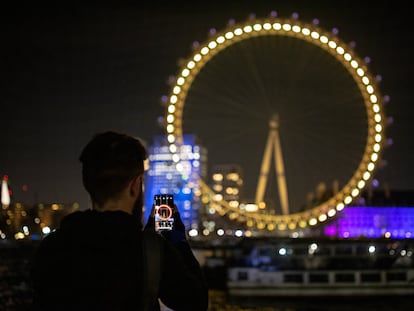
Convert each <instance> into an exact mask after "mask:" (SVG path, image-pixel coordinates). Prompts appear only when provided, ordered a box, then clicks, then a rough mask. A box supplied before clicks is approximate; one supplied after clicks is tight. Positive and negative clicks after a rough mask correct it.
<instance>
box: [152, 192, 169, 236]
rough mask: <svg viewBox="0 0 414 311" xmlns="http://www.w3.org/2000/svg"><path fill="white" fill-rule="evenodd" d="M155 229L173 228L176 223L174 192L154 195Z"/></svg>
mask: <svg viewBox="0 0 414 311" xmlns="http://www.w3.org/2000/svg"><path fill="white" fill-rule="evenodd" d="M154 206H155V207H154V208H155V213H154V220H155V221H154V222H155V231H157V232H159V231H162V230H172V229H173V225H174V196H173V195H172V194H156V195H154Z"/></svg>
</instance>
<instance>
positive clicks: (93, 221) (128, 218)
mask: <svg viewBox="0 0 414 311" xmlns="http://www.w3.org/2000/svg"><path fill="white" fill-rule="evenodd" d="M146 158H147V153H146V149H145V147H144V146H143V145H142V144H141V142H140V141H139V140H137V139H135V138H133V137H131V136H128V135H125V134H122V133H117V132H113V131H107V132H103V133H99V134H97V135H95V136H94V137H93V138H92V140H91V141H90V142H89V143H88V144H87V145H86V147H85V148H84V149H83V151H82V153H81V155H80V162H81V163H82V179H83V185H84V187H85V189H86V191H87V192H88V193H89V195H90V199H91V202H92V209H91V210H87V211H79V212H75V213H72V214H70V215H68V216H66V217H65V218H64V219H63V220H62V222H61V224H60V227H59V228H58V229H57V230H55V231H53V232H52V233H50V234H49V235H48V236H46V237H45V238H44V239H43V240H42V242H41V244H40V246H39V248H38V250H37V254H36V257H35V260H34V262H33V269H32V281H33V283H32V285H33V290H34V296H33V307H34V310H90V311H101V310H136V311H138V310H160V303H159V301H160V302H161V304H162V305H165V306H167V307H168V308H171V309H173V310H176V311H181V310H191V311H198V310H200V311H205V310H207V308H208V289H207V286H206V282H205V279H204V276H203V274H202V270H201V268H200V265H199V263H198V261H197V260H196V258H195V257H194V255H193V253H192V250H191V248H190V246H189V244H188V242H187V240H186V236H185V230H184V226H183V224H182V221H181V219H180V215H179V213H178V211H177V209H176V211H175V215H174V217H175V224H174V228H173V230H172V232H170V233H169V234H168V235H163V236H162V235H160V234H158V233H155V231H154V229H153V220H152V219H149V221H148V223H147V226H146V230H143V225H142V202H143V193H142V184H143V176H144V160H145V159H146ZM175 208H176V207H175Z"/></svg>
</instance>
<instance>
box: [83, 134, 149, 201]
mask: <svg viewBox="0 0 414 311" xmlns="http://www.w3.org/2000/svg"><path fill="white" fill-rule="evenodd" d="M146 158H147V151H146V148H145V147H144V146H143V144H142V143H141V142H140V141H139V140H138V139H136V138H133V137H131V136H128V135H126V134H122V133H117V132H114V131H107V132H103V133H99V134H96V135H94V136H93V138H92V139H91V141H90V142H89V143H88V144H87V145H86V146H85V148H84V149H83V150H82V153H81V155H80V157H79V160H80V162H81V163H82V180H83V185H84V187H85V189H86V191H87V192H88V193H89V195H90V197H91V200H92V203H93V205H94V206H96V205H97V206H103V205H104V204H105V203H106V202H107V201H108V200H116V199H117V198H118V197H119V196H120V194H121V192H122V191H123V190H124V189H125V187H127V186H128V184H129V183H130V182H131V181H133V180H134V179H135V178H137V177H138V176H142V175H143V173H144V160H145V159H146Z"/></svg>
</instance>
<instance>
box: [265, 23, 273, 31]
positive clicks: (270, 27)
mask: <svg viewBox="0 0 414 311" xmlns="http://www.w3.org/2000/svg"><path fill="white" fill-rule="evenodd" d="M263 29H265V30H270V29H272V24H270V23H265V24H263Z"/></svg>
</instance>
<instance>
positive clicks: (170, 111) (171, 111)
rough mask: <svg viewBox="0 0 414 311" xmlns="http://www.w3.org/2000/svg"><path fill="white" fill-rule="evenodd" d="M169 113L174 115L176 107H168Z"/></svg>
mask: <svg viewBox="0 0 414 311" xmlns="http://www.w3.org/2000/svg"><path fill="white" fill-rule="evenodd" d="M168 112H169V113H174V112H175V106H174V105H169V106H168Z"/></svg>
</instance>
